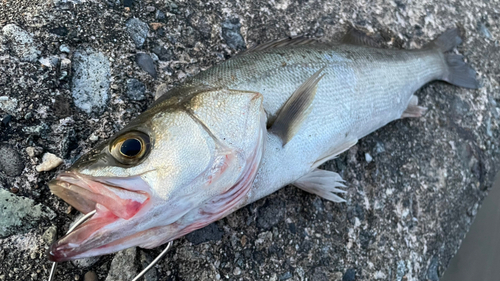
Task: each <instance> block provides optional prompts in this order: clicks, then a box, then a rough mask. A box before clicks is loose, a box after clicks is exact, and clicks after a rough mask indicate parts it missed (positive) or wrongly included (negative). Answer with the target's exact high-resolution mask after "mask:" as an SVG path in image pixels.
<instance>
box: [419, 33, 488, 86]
mask: <svg viewBox="0 0 500 281" xmlns="http://www.w3.org/2000/svg"><path fill="white" fill-rule="evenodd" d="M460 43H462V39H461V38H460V34H459V31H458V29H457V28H454V29H449V30H447V31H445V32H444V33H442V34H441V35H440V36H439V37H438V38H436V39H434V40H432V41H431V42H429V43H428V44H427V45H425V47H424V48H429V49H438V50H440V51H441V52H443V53H444V52H448V51H451V50H452V49H453V48H455V47H456V46H458V45H460ZM444 60H445V62H446V65H447V66H448V71H447V72H446V73H445V75H444V76H443V78H442V80H444V81H446V82H448V83H450V84H453V85H457V86H460V87H464V88H470V89H477V88H479V86H480V85H479V81H477V79H476V71H475V70H474V69H472V67H471V66H470V65H468V64H467V63H465V62H464V57H463V56H462V55H457V54H444Z"/></svg>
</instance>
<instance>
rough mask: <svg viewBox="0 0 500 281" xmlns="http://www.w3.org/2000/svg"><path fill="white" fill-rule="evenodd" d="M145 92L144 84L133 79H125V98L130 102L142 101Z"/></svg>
mask: <svg viewBox="0 0 500 281" xmlns="http://www.w3.org/2000/svg"><path fill="white" fill-rule="evenodd" d="M145 92H146V86H144V84H143V83H142V82H141V81H139V80H137V79H135V78H132V79H127V96H128V97H129V98H130V99H131V100H143V99H145V97H144V93H145Z"/></svg>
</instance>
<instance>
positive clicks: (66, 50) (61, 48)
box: [59, 44, 70, 54]
mask: <svg viewBox="0 0 500 281" xmlns="http://www.w3.org/2000/svg"><path fill="white" fill-rule="evenodd" d="M59 51H60V52H61V53H66V54H69V52H70V49H69V47H68V45H64V44H62V45H61V46H59Z"/></svg>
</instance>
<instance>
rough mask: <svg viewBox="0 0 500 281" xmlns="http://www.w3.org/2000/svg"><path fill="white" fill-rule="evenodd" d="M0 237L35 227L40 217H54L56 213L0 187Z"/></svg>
mask: <svg viewBox="0 0 500 281" xmlns="http://www.w3.org/2000/svg"><path fill="white" fill-rule="evenodd" d="M0 210H2V216H1V217H0V237H1V238H5V237H8V236H10V235H12V234H20V233H24V232H26V231H28V230H29V229H31V228H33V227H35V226H36V225H37V223H38V222H39V221H40V220H41V219H42V218H45V219H49V220H51V219H54V218H55V217H56V214H55V213H54V212H53V211H52V210H50V209H49V208H47V207H45V206H42V205H40V204H35V202H33V200H31V199H29V198H24V197H21V196H16V195H14V194H12V193H11V192H9V191H7V190H5V189H0Z"/></svg>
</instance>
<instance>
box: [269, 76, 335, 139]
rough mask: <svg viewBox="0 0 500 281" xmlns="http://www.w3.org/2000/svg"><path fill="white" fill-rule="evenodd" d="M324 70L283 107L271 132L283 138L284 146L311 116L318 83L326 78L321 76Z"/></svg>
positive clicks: (313, 77)
mask: <svg viewBox="0 0 500 281" xmlns="http://www.w3.org/2000/svg"><path fill="white" fill-rule="evenodd" d="M324 69H325V67H322V68H321V69H320V70H318V71H316V73H314V74H313V75H312V76H311V77H309V78H308V79H307V80H306V81H305V82H304V83H302V85H300V87H299V88H298V89H297V90H295V92H294V93H293V94H292V96H290V98H289V99H288V100H287V102H286V103H285V105H283V107H282V108H281V111H280V113H279V114H278V117H276V120H275V121H274V123H273V125H272V126H271V129H270V131H271V132H272V133H274V134H275V135H277V136H279V137H280V138H281V140H282V141H283V146H285V144H287V143H288V142H289V141H290V140H291V139H292V138H293V136H294V135H295V134H296V133H297V131H298V130H299V128H300V125H302V123H303V122H304V120H305V119H306V117H307V115H308V114H309V112H310V107H311V104H312V102H313V100H314V96H315V95H316V90H317V86H318V82H319V81H320V80H321V78H323V76H324V74H323V75H321V72H322V71H323V70H324Z"/></svg>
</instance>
